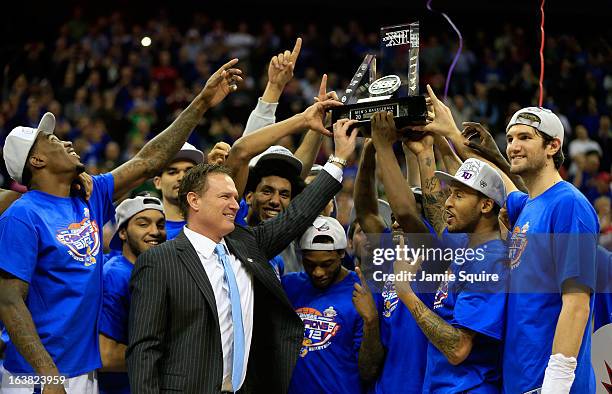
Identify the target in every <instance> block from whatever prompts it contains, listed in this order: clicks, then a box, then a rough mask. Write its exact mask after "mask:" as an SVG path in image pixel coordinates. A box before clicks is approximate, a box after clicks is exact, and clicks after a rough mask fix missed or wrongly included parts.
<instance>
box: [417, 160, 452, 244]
mask: <svg viewBox="0 0 612 394" xmlns="http://www.w3.org/2000/svg"><path fill="white" fill-rule="evenodd" d="M418 160H419V169H420V172H421V187H422V192H423V212H424V213H425V218H426V219H427V221H429V223H430V224H431V225H432V226H433V228H434V230H435V231H436V233H438V234H442V232H443V231H444V229H445V228H446V220H445V218H444V201H446V195H445V193H444V192H443V191H442V187H441V186H440V180H439V179H438V178H436V176H435V170H436V161H435V158H434V153H433V149H429V150H428V151H424V152H422V153H421V154H419V156H418Z"/></svg>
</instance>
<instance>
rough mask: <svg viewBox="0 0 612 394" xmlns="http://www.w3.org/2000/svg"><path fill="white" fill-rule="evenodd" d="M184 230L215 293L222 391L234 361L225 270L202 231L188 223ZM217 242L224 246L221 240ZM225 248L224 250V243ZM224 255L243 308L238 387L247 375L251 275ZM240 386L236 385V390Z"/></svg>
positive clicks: (227, 384) (229, 385)
mask: <svg viewBox="0 0 612 394" xmlns="http://www.w3.org/2000/svg"><path fill="white" fill-rule="evenodd" d="M184 231H185V235H186V236H187V239H188V240H189V242H191V244H192V245H193V247H194V249H195V250H196V252H197V253H198V257H199V258H200V261H201V262H202V265H203V266H204V270H205V271H206V275H207V276H208V280H209V281H210V284H211V286H212V289H213V293H214V295H215V304H216V305H217V315H218V317H219V330H220V331H221V347H222V349H223V384H222V388H221V389H222V390H223V391H232V365H233V360H234V347H233V345H234V329H233V322H232V305H231V303H230V297H229V288H228V286H227V283H226V281H225V278H224V275H225V271H224V270H223V265H222V264H221V262H220V261H219V258H218V257H217V254H216V253H215V246H216V245H217V244H216V243H215V242H214V241H213V240H211V239H209V238H207V237H205V236H203V235H202V234H199V233H196V232H195V231H192V230H190V229H189V227H187V226H185V227H184ZM220 243H221V244H223V245H225V241H224V240H223V239H222V240H221V242H220ZM225 248H226V250H227V245H226V246H225ZM227 257H228V258H229V262H230V265H231V267H232V270H233V271H234V275H235V276H236V284H237V285H238V292H239V293H240V307H241V308H242V325H243V328H244V364H243V365H244V368H243V369H242V377H241V378H240V386H242V384H243V383H244V378H245V376H246V370H247V363H248V360H249V350H250V348H251V338H252V336H253V302H254V297H255V294H254V292H253V280H252V278H251V274H249V273H248V272H247V270H246V269H245V268H244V266H243V264H242V263H241V262H240V261H239V260H238V259H237V258H236V256H234V255H233V254H231V253H230V252H229V250H227ZM239 388H240V387H238V388H236V390H238V389H239Z"/></svg>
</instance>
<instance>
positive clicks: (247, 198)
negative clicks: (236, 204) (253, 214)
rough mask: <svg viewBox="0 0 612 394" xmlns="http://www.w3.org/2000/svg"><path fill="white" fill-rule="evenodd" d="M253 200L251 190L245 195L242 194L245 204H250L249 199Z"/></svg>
mask: <svg viewBox="0 0 612 394" xmlns="http://www.w3.org/2000/svg"><path fill="white" fill-rule="evenodd" d="M252 200H253V192H248V193H247V194H246V195H245V196H244V201H246V203H247V205H248V206H249V207H250V206H251V201H252Z"/></svg>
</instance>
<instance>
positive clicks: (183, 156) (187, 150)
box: [172, 142, 204, 164]
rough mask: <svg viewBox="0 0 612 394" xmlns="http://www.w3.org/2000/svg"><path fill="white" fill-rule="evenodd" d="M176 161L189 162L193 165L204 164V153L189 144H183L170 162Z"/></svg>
mask: <svg viewBox="0 0 612 394" xmlns="http://www.w3.org/2000/svg"><path fill="white" fill-rule="evenodd" d="M178 160H189V161H192V162H194V163H195V164H200V163H203V162H204V153H203V152H202V151H201V150H199V149H198V148H196V147H195V146H193V145H191V144H190V143H189V142H185V143H184V144H183V147H182V148H181V150H180V151H178V153H177V154H176V155H175V156H174V159H172V161H178Z"/></svg>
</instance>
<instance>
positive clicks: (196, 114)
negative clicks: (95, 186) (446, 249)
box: [113, 97, 206, 195]
mask: <svg viewBox="0 0 612 394" xmlns="http://www.w3.org/2000/svg"><path fill="white" fill-rule="evenodd" d="M204 112H206V107H205V106H204V104H203V103H202V101H201V100H200V99H199V98H198V97H196V98H195V99H194V101H192V102H191V104H189V106H188V107H187V108H185V110H184V111H183V112H181V113H180V115H179V116H178V117H177V118H176V119H175V120H174V122H172V124H171V125H170V126H168V127H167V128H166V129H165V130H164V131H162V132H161V133H159V135H157V136H156V137H155V138H153V139H152V140H151V141H149V142H148V143H147V144H146V145H145V146H144V147H143V148H142V149H141V150H140V152H138V153H137V154H136V156H134V158H132V159H131V160H130V161H128V162H127V163H125V164H123V165H122V166H120V167H119V168H117V169H115V170H114V171H113V177H114V178H115V195H120V194H123V193H122V192H127V191H128V190H129V189H131V188H132V187H135V186H137V185H138V183H140V182H142V181H144V180H145V179H146V178H150V177H152V176H154V175H156V174H157V173H159V172H160V171H161V170H162V169H163V168H164V167H165V166H166V165H167V163H168V162H169V161H170V160H172V158H173V157H174V155H176V153H177V152H178V151H179V149H181V147H182V146H183V144H184V143H185V141H187V138H188V137H189V134H191V131H192V130H193V128H194V127H196V126H197V124H198V122H199V121H200V119H201V118H202V115H203V114H204Z"/></svg>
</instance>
